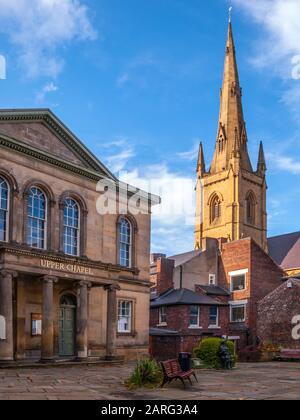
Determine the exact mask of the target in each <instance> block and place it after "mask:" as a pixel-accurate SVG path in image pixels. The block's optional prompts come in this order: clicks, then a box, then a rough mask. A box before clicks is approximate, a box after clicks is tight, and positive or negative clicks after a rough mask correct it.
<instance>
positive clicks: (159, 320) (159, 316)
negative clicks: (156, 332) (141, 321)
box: [158, 306, 167, 325]
mask: <svg viewBox="0 0 300 420" xmlns="http://www.w3.org/2000/svg"><path fill="white" fill-rule="evenodd" d="M166 309H167V308H166V306H160V307H159V309H158V324H159V325H167V312H166ZM163 310H164V312H165V313H164V315H165V318H166V321H163V320H162V311H163Z"/></svg>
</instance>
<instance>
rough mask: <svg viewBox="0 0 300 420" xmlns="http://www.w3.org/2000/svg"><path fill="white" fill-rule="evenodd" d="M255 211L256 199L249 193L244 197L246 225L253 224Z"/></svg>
mask: <svg viewBox="0 0 300 420" xmlns="http://www.w3.org/2000/svg"><path fill="white" fill-rule="evenodd" d="M255 209H256V199H255V196H254V194H253V192H252V191H250V192H249V193H248V194H247V197H246V219H247V223H249V224H251V225H254V224H255Z"/></svg>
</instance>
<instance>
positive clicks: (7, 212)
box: [0, 176, 11, 242]
mask: <svg viewBox="0 0 300 420" xmlns="http://www.w3.org/2000/svg"><path fill="white" fill-rule="evenodd" d="M0 178H2V179H3V181H4V182H5V183H6V186H7V209H1V210H3V211H5V216H6V221H5V222H6V231H5V238H4V242H8V239H9V227H10V226H9V215H10V194H11V192H10V185H9V183H8V181H7V179H6V178H4V177H3V176H0ZM0 199H1V197H0Z"/></svg>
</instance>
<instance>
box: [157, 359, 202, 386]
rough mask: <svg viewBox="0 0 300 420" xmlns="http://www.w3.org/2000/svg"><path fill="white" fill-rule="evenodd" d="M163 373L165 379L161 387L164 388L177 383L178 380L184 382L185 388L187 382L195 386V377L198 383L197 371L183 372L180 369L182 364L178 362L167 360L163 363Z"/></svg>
mask: <svg viewBox="0 0 300 420" xmlns="http://www.w3.org/2000/svg"><path fill="white" fill-rule="evenodd" d="M161 365H162V368H163V373H164V379H163V383H162V385H161V387H162V388H163V387H164V386H165V385H166V384H168V383H170V382H172V381H177V380H178V379H179V380H180V381H181V382H182V384H183V386H184V387H185V382H184V381H185V380H188V381H189V382H190V384H191V385H193V383H192V380H191V376H193V377H194V378H195V379H196V381H197V382H198V379H197V376H196V374H195V371H194V370H193V369H191V370H189V371H187V372H183V370H182V369H181V367H180V364H179V362H178V360H176V359H174V360H167V361H166V362H161Z"/></svg>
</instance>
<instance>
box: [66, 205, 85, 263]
mask: <svg viewBox="0 0 300 420" xmlns="http://www.w3.org/2000/svg"><path fill="white" fill-rule="evenodd" d="M67 200H72V201H74V203H76V205H77V208H78V227H77V228H72V229H76V231H77V235H78V238H77V254H69V253H68V252H65V228H66V227H67V228H70V227H71V226H68V225H65V221H64V219H65V203H66V201H67ZM80 240H81V208H80V205H79V203H78V201H77V200H75V199H74V198H72V197H67V198H65V199H64V206H63V250H64V253H65V255H69V256H70V257H80V248H81V241H80Z"/></svg>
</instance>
